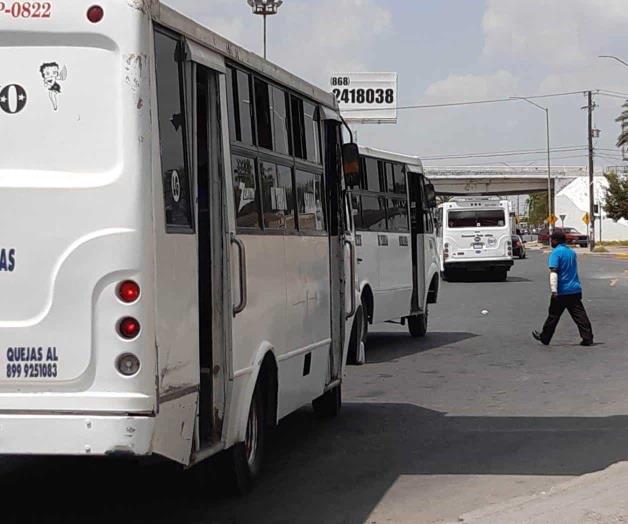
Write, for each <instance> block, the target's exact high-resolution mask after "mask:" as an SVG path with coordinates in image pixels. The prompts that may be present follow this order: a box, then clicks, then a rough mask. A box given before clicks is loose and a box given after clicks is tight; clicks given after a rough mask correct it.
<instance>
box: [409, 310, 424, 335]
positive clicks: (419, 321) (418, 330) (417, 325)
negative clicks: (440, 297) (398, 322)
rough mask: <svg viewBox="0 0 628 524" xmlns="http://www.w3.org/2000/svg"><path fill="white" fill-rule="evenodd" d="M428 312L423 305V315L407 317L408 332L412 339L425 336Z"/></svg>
mask: <svg viewBox="0 0 628 524" xmlns="http://www.w3.org/2000/svg"><path fill="white" fill-rule="evenodd" d="M428 317H429V310H428V308H427V304H425V313H423V314H421V315H415V316H413V317H408V331H409V332H410V335H412V336H413V337H424V336H425V335H426V334H427V320H428Z"/></svg>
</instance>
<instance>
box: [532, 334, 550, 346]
mask: <svg viewBox="0 0 628 524" xmlns="http://www.w3.org/2000/svg"><path fill="white" fill-rule="evenodd" d="M532 337H533V338H534V340H538V341H539V342H540V343H541V344H543V345H544V346H549V342H544V341H543V339H542V338H541V333H539V332H538V331H533V332H532Z"/></svg>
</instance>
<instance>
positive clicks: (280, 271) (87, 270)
mask: <svg viewBox="0 0 628 524" xmlns="http://www.w3.org/2000/svg"><path fill="white" fill-rule="evenodd" d="M0 7H2V9H0V63H2V71H1V72H0V130H1V131H0V133H1V135H0V143H1V144H2V150H3V154H2V155H0V188H1V189H0V222H1V223H2V224H3V233H2V236H1V237H0V242H1V243H2V244H0V249H1V250H2V257H5V256H6V258H7V259H8V261H9V262H8V263H7V264H5V265H4V267H2V268H0V296H2V300H1V301H0V371H1V373H0V453H2V454H33V455H52V454H54V455H92V456H95V455H138V456H144V455H151V454H158V455H161V456H164V457H167V458H169V459H172V460H174V461H176V462H178V463H181V464H183V465H190V464H194V463H197V462H200V461H201V460H203V459H205V458H207V457H209V456H211V455H213V454H215V453H217V452H219V451H222V450H228V451H227V456H228V457H229V460H230V463H231V466H232V468H231V471H232V473H233V476H234V478H235V480H236V483H237V487H239V488H241V489H245V488H246V487H248V486H249V485H250V482H251V480H252V479H253V478H254V477H255V476H257V474H258V472H259V468H260V464H261V458H262V451H263V444H264V435H265V434H266V431H265V430H266V428H267V427H269V426H272V425H274V424H276V423H277V422H278V421H279V420H280V419H282V418H283V417H285V416H286V415H287V414H289V413H291V412H293V411H294V410H296V409H297V408H299V407H301V406H303V405H305V404H308V403H310V402H312V401H314V408H315V410H316V411H317V412H319V413H322V414H328V415H333V414H335V413H336V412H337V411H338V409H339V407H340V401H341V393H340V387H341V377H342V372H343V365H344V362H343V360H344V359H345V357H346V347H347V345H348V339H349V336H348V335H349V333H350V329H351V322H352V318H353V316H354V312H355V310H356V309H357V308H356V300H355V297H356V294H355V292H354V290H355V279H351V278H350V275H353V274H354V266H353V264H352V257H353V256H354V247H353V244H352V240H351V235H350V232H349V233H348V234H347V233H346V232H347V231H348V228H347V227H346V224H347V222H348V217H347V216H346V206H345V197H344V195H343V184H344V182H343V175H342V159H341V151H342V149H341V146H342V143H341V140H342V139H341V122H340V119H339V116H338V114H337V105H336V101H335V99H334V97H333V96H332V95H331V94H328V93H325V92H323V91H322V90H319V89H317V88H316V87H314V86H312V85H310V84H308V83H306V82H304V81H302V80H300V79H299V78H297V77H295V76H293V75H291V74H290V73H288V72H286V71H284V70H282V69H280V68H278V67H277V66H275V65H273V64H271V63H269V62H266V61H264V60H262V59H261V58H260V57H258V56H257V55H254V54H252V53H250V52H248V51H246V50H244V49H242V48H240V47H238V46H237V45H235V44H233V43H231V42H229V41H227V40H225V39H223V38H222V37H220V36H219V35H217V34H215V33H213V32H211V31H210V30H208V29H206V28H205V27H202V26H201V25H199V24H197V23H195V22H194V21H192V20H190V19H188V18H186V17H184V16H182V15H180V14H179V13H177V12H176V11H174V10H172V9H170V8H168V7H166V6H163V5H160V3H159V2H158V1H148V0H145V1H142V0H51V1H50V2H44V3H42V4H40V3H30V2H21V1H17V0H16V1H13V0H11V1H0ZM349 149H350V148H349ZM353 152H354V155H355V156H356V157H357V147H356V146H354V149H353ZM345 330H346V333H347V335H346V336H345Z"/></svg>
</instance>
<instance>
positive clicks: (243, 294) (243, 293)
mask: <svg viewBox="0 0 628 524" xmlns="http://www.w3.org/2000/svg"><path fill="white" fill-rule="evenodd" d="M231 243H232V244H233V245H235V246H237V247H238V255H239V256H238V259H239V264H240V266H239V267H240V302H239V303H238V304H237V305H235V306H233V316H234V317H235V316H236V315H237V314H238V313H242V311H244V309H245V308H246V301H247V289H246V249H245V248H244V243H243V242H242V240H240V239H239V238H238V237H236V236H235V234H233V233H232V234H231Z"/></svg>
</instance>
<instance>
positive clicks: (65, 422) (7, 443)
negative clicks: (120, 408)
mask: <svg viewBox="0 0 628 524" xmlns="http://www.w3.org/2000/svg"><path fill="white" fill-rule="evenodd" d="M154 426H155V418H154V417H150V416H144V417H142V416H135V417H133V416H102V415H98V416H87V415H51V414H46V415H40V414H35V415H32V414H19V415H18V414H15V415H13V414H0V455H87V456H89V455H94V456H98V455H148V454H150V453H151V442H152V437H153V429H154Z"/></svg>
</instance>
